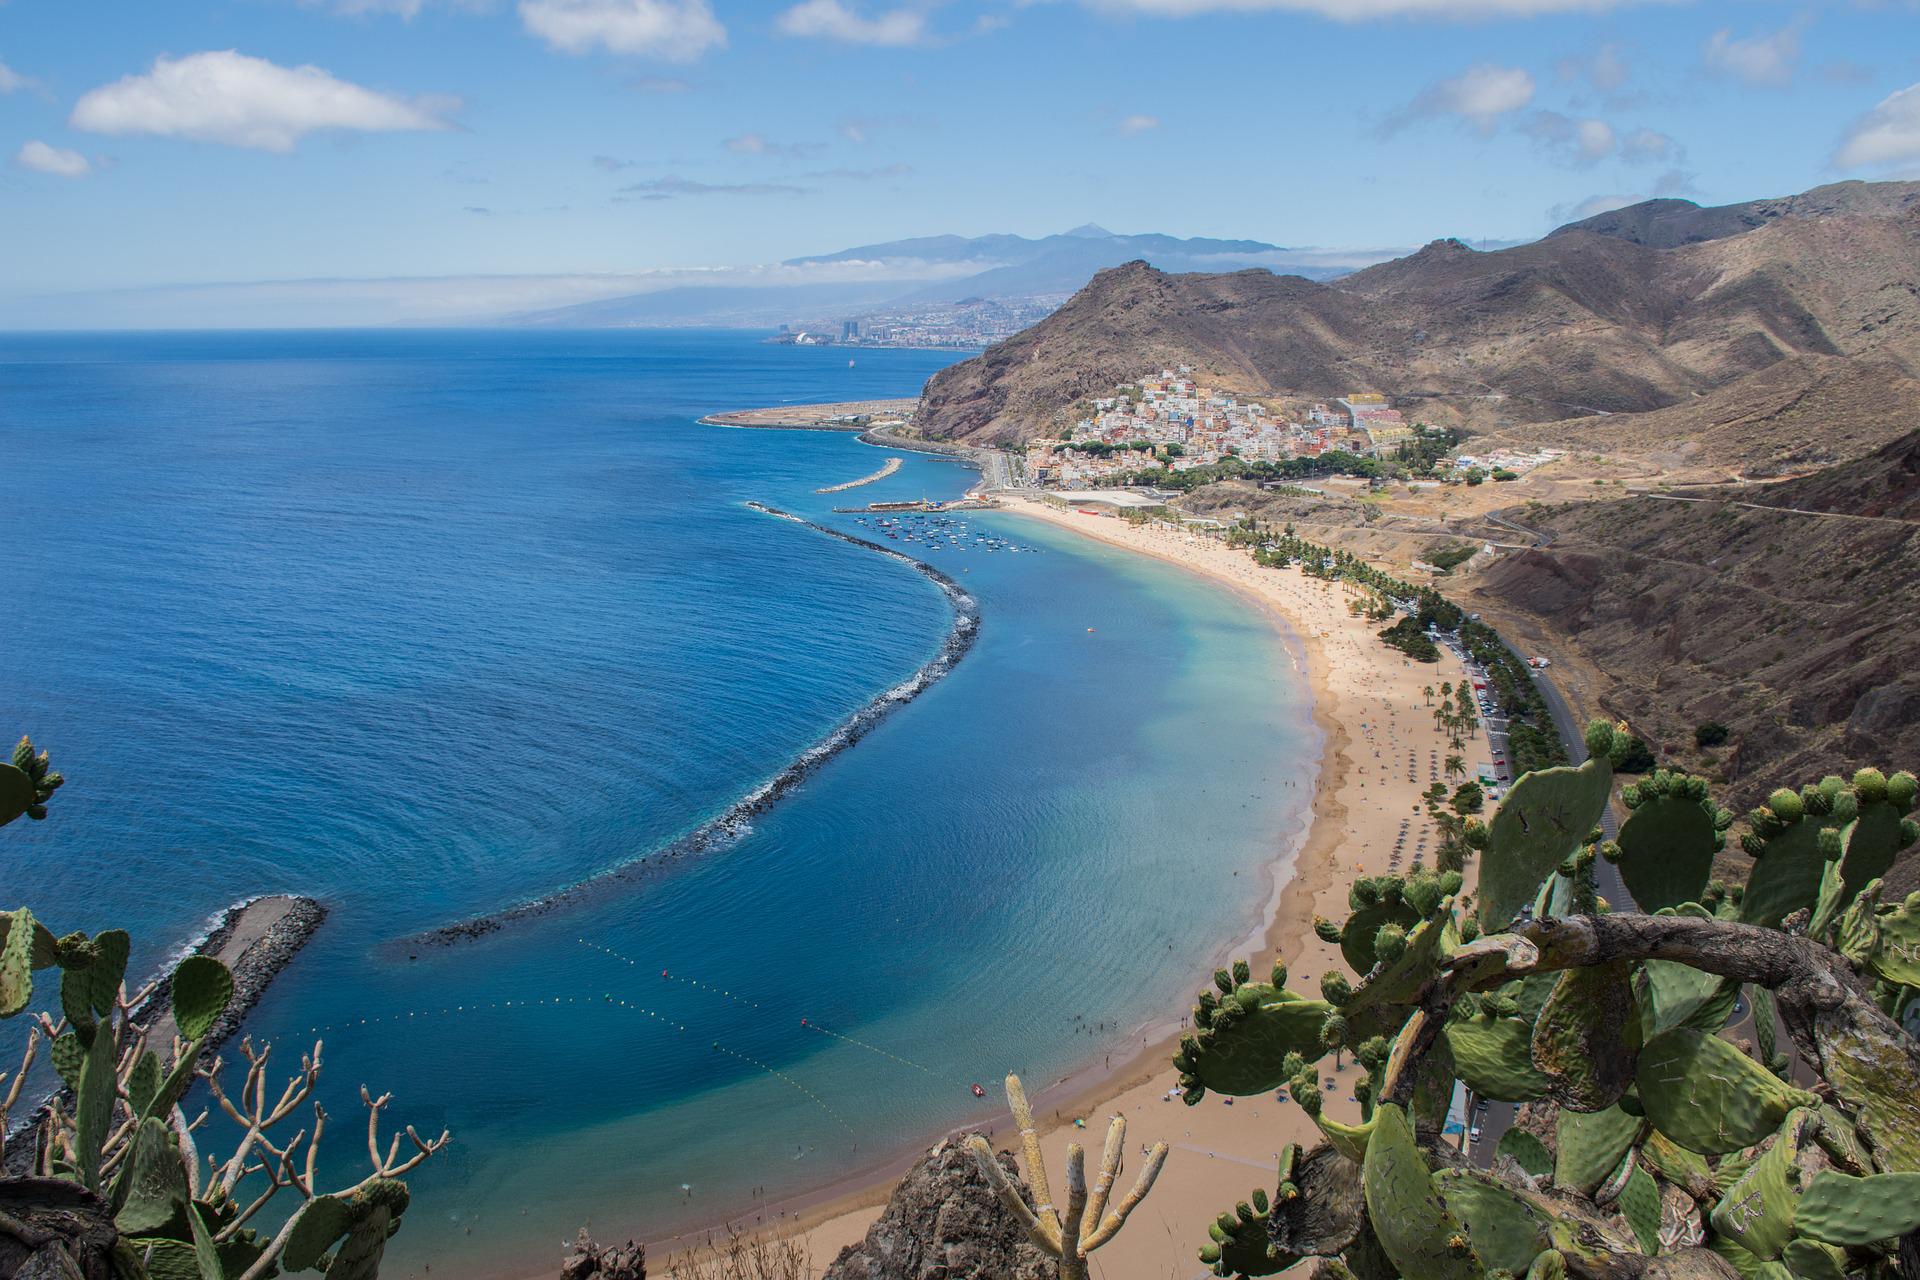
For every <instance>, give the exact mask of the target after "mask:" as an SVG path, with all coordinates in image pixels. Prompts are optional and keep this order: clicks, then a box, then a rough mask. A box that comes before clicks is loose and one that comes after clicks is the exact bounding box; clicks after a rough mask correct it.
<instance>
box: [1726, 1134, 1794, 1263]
mask: <svg viewBox="0 0 1920 1280" xmlns="http://www.w3.org/2000/svg"><path fill="white" fill-rule="evenodd" d="M1818 1124H1819V1118H1818V1117H1817V1116H1816V1115H1815V1114H1814V1112H1813V1111H1811V1110H1807V1109H1801V1110H1796V1111H1795V1112H1793V1113H1792V1114H1791V1115H1789V1116H1788V1117H1787V1118H1786V1120H1785V1122H1784V1123H1782V1124H1781V1126H1780V1132H1779V1134H1778V1136H1776V1137H1775V1138H1774V1140H1773V1143H1772V1145H1770V1146H1769V1147H1768V1148H1767V1149H1766V1151H1764V1152H1763V1153H1762V1154H1761V1156H1760V1158H1759V1159H1757V1160H1755V1161H1754V1162H1753V1163H1752V1164H1751V1165H1750V1166H1748V1168H1747V1171H1746V1172H1745V1173H1743V1174H1741V1175H1740V1178H1739V1180H1738V1181H1736V1182H1735V1183H1733V1185H1731V1186H1729V1187H1728V1188H1727V1190H1726V1194H1725V1195H1723V1196H1721V1197H1720V1203H1719V1204H1717V1205H1715V1206H1714V1207H1713V1212H1712V1213H1711V1214H1710V1215H1708V1220H1709V1221H1711V1222H1712V1223H1713V1229H1714V1230H1715V1231H1716V1232H1718V1233H1720V1234H1721V1235H1724V1236H1730V1237H1732V1238H1733V1239H1734V1240H1736V1241H1738V1242H1739V1244H1740V1247H1741V1248H1743V1249H1745V1250H1746V1251H1747V1252H1748V1253H1751V1254H1752V1255H1753V1256H1754V1257H1756V1258H1760V1259H1762V1260H1765V1261H1772V1260H1773V1259H1775V1258H1778V1257H1779V1256H1780V1251H1781V1250H1782V1249H1784V1248H1786V1245H1787V1241H1788V1240H1789V1239H1791V1238H1792V1236H1793V1229H1794V1206H1795V1205H1797V1204H1798V1203H1799V1201H1800V1196H1801V1191H1802V1189H1803V1184H1804V1183H1805V1182H1807V1181H1808V1180H1810V1179H1811V1177H1812V1172H1811V1171H1810V1170H1808V1169H1807V1168H1806V1166H1805V1163H1804V1162H1805V1161H1806V1160H1807V1158H1808V1157H1809V1156H1812V1155H1813V1154H1814V1152H1813V1146H1812V1136H1813V1131H1814V1129H1815V1127H1816V1126H1817V1125H1818Z"/></svg>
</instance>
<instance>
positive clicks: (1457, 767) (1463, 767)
mask: <svg viewBox="0 0 1920 1280" xmlns="http://www.w3.org/2000/svg"><path fill="white" fill-rule="evenodd" d="M1446 770H1447V776H1448V777H1452V776H1453V775H1454V774H1456V773H1458V774H1465V773H1466V771H1467V762H1466V761H1465V760H1462V759H1461V758H1460V757H1459V756H1448V757H1447V762H1446Z"/></svg>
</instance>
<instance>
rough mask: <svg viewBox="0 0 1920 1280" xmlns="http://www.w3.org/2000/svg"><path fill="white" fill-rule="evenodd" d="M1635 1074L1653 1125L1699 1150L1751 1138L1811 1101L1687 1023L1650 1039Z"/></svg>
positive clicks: (1731, 1146) (1711, 1151)
mask: <svg viewBox="0 0 1920 1280" xmlns="http://www.w3.org/2000/svg"><path fill="white" fill-rule="evenodd" d="M1635 1081H1636V1083H1637V1086H1638V1089H1639V1094H1640V1104H1641V1106H1642V1107H1643V1108H1644V1109H1645V1110H1646V1113H1647V1118H1648V1119H1649V1120H1651V1121H1653V1123H1654V1126H1655V1127H1656V1128H1658V1129H1659V1130H1660V1132H1662V1133H1664V1134H1666V1135H1667V1136H1668V1137H1669V1138H1671V1139H1673V1140H1674V1141H1675V1142H1677V1143H1679V1144H1680V1145H1681V1146H1683V1147H1686V1148H1687V1149H1688V1150H1691V1151H1698V1152H1700V1153H1701V1154H1703V1155H1722V1154H1725V1153H1726V1152H1729V1151H1737V1150H1739V1149H1740V1148H1741V1147H1745V1146H1751V1145H1752V1144H1753V1143H1756V1142H1758V1141H1760V1140H1761V1139H1762V1138H1764V1137H1766V1136H1767V1135H1768V1134H1770V1133H1772V1132H1774V1130H1776V1129H1778V1128H1779V1127H1780V1123H1781V1121H1783V1120H1785V1119H1786V1118H1787V1113H1788V1112H1790V1111H1792V1110H1793V1109H1794V1108H1795V1107H1804V1106H1810V1105H1812V1104H1813V1103H1814V1102H1815V1101H1816V1099H1815V1098H1814V1096H1813V1095H1812V1094H1810V1093H1807V1092H1806V1091H1805V1090H1803V1089H1796V1088H1794V1087H1793V1086H1792V1085H1790V1084H1787V1083H1786V1082H1785V1081H1783V1080H1781V1079H1779V1078H1778V1077H1777V1076H1775V1075H1773V1074H1772V1073H1771V1072H1769V1071H1768V1070H1767V1069H1766V1068H1765V1067H1763V1066H1761V1065H1760V1064H1759V1063H1757V1062H1755V1061H1754V1060H1753V1059H1752V1058H1749V1057H1748V1056H1747V1055H1746V1054H1744V1053H1741V1052H1740V1051H1739V1050H1738V1049H1736V1048H1734V1047H1733V1046H1732V1045H1730V1044H1728V1043H1727V1042H1726V1041H1725V1040H1722V1039H1720V1038H1719V1037H1717V1036H1710V1035H1706V1034H1704V1033H1702V1032H1699V1031H1695V1030H1693V1029H1692V1028H1689V1027H1680V1028H1677V1029H1675V1030H1672V1031H1667V1032H1663V1033H1662V1034H1660V1035H1658V1036H1655V1037H1654V1038H1653V1039H1652V1040H1649V1041H1648V1042H1647V1044H1646V1047H1645V1048H1643V1049H1641V1051H1640V1063H1639V1067H1638V1069H1637V1071H1636V1073H1635Z"/></svg>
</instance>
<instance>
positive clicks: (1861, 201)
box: [1551, 182, 1920, 249]
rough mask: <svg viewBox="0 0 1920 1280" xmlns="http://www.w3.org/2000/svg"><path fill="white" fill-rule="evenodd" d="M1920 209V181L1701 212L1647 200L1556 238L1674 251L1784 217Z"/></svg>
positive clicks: (1689, 204) (1833, 188) (1831, 189)
mask: <svg viewBox="0 0 1920 1280" xmlns="http://www.w3.org/2000/svg"><path fill="white" fill-rule="evenodd" d="M1916 205H1920V182H1833V183H1828V184H1827V185H1826V186H1824V187H1815V188H1814V189H1813V190H1811V191H1803V192H1801V193H1800V194H1799V195H1795V196H1777V197H1773V198H1770V199H1766V200H1747V201H1744V202H1742V203H1740V204H1723V205H1717V206H1714V207H1711V208H1702V207H1701V206H1699V205H1697V204H1695V203H1694V202H1693V201H1691V200H1642V201H1641V202H1640V203H1639V204H1630V205H1628V206H1627V207H1626V208H1624V209H1614V210H1610V211H1609V212H1607V213H1601V214H1596V215H1594V216H1593V217H1591V218H1586V219H1583V220H1582V221H1579V222H1572V223H1568V224H1567V225H1566V226H1564V227H1561V228H1559V229H1558V230H1557V231H1554V232H1552V233H1551V234H1552V235H1556V236H1558V235H1567V234H1569V233H1572V232H1580V231H1585V232H1591V233H1593V234H1595V235H1603V236H1614V237H1616V238H1618V239H1621V240H1631V241H1632V242H1633V243H1635V244H1644V245H1647V246H1648V247H1650V248H1654V249H1672V248H1676V247H1678V246H1680V245H1683V244H1694V243H1697V242H1699V241H1702V240H1719V239H1723V238H1724V237H1727V236H1737V235H1740V234H1741V233H1742V232H1747V231H1751V230H1753V229H1754V228H1755V227H1761V226H1765V225H1766V224H1767V223H1769V222H1772V221H1774V220H1776V219H1779V218H1828V217H1834V216H1866V217H1886V216H1889V215H1892V214H1900V213H1904V212H1906V211H1907V210H1908V209H1911V208H1913V207H1915V206H1916Z"/></svg>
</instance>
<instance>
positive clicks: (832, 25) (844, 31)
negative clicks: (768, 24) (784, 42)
mask: <svg viewBox="0 0 1920 1280" xmlns="http://www.w3.org/2000/svg"><path fill="white" fill-rule="evenodd" d="M775 25H777V26H778V27H779V28H780V30H781V32H783V33H784V34H786V35H790V36H812V37H819V38H823V39H827V40H841V41H844V42H846V43H847V44H872V45H885V46H890V47H895V48H898V47H902V46H906V45H915V44H923V43H925V42H926V39H927V15H926V14H925V13H924V12H922V11H921V10H918V9H891V10H888V11H887V12H885V13H882V14H880V15H879V16H878V17H874V18H867V17H862V16H861V15H860V14H858V13H855V12H854V11H853V10H852V9H849V8H848V7H847V6H846V5H844V4H842V3H841V2H840V0H802V3H800V4H797V5H795V6H793V8H791V9H789V10H787V11H786V12H785V13H783V14H781V15H780V19H779V22H778V23H776V24H775Z"/></svg>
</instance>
